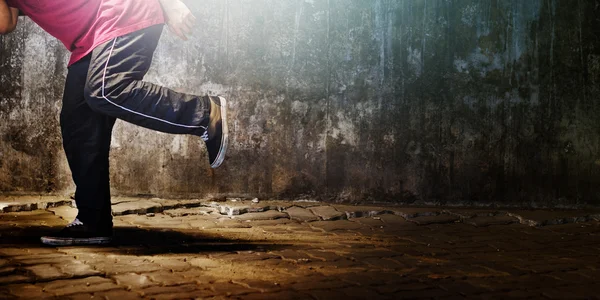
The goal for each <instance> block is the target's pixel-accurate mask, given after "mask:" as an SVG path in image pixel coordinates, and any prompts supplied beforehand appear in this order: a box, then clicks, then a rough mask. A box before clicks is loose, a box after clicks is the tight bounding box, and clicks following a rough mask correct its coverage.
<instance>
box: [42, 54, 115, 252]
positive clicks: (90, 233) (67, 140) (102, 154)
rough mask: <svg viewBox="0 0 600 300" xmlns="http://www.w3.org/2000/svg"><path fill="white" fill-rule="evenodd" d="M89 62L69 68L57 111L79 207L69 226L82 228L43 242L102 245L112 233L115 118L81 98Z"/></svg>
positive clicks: (70, 229)
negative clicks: (111, 156) (111, 155)
mask: <svg viewBox="0 0 600 300" xmlns="http://www.w3.org/2000/svg"><path fill="white" fill-rule="evenodd" d="M89 64H90V57H89V56H88V57H85V58H83V59H82V60H80V61H79V62H77V63H75V64H73V65H72V66H70V67H69V72H68V74H67V80H66V83H65V91H64V95H63V103H62V110H61V113H60V125H61V131H62V137H63V147H64V150H65V153H66V155H67V161H68V162H69V167H70V168H71V173H72V176H73V181H74V182H75V185H76V191H75V202H76V203H77V208H78V210H79V212H78V215H77V219H76V221H74V222H73V223H72V224H70V225H81V224H85V227H84V226H83V225H81V226H69V227H68V228H66V229H65V230H63V231H62V232H60V233H59V234H58V235H56V236H50V237H42V242H43V243H45V244H50V245H74V244H102V243H106V242H109V241H110V236H111V235H112V215H111V203H110V187H109V162H108V158H109V150H110V141H111V134H112V128H113V125H114V124H115V118H114V117H110V116H107V115H103V114H100V113H98V112H95V111H93V110H92V109H91V108H90V107H89V105H88V104H87V102H86V100H85V97H84V88H85V82H86V77H87V72H88V67H89ZM79 223H81V224H79Z"/></svg>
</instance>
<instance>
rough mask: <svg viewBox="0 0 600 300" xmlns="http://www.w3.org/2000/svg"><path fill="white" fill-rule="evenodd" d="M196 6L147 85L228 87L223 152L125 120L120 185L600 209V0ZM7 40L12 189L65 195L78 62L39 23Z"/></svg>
mask: <svg viewBox="0 0 600 300" xmlns="http://www.w3.org/2000/svg"><path fill="white" fill-rule="evenodd" d="M188 3H189V6H190V7H191V8H192V10H193V11H194V13H195V14H196V16H197V18H198V20H199V21H198V26H197V29H196V31H195V33H194V36H193V37H192V39H191V40H190V41H189V42H187V43H184V42H180V41H178V40H176V39H175V38H174V37H173V36H172V35H171V34H169V33H168V31H166V30H165V33H164V35H163V38H162V41H161V43H160V46H159V48H158V50H157V53H156V56H155V61H154V64H153V67H152V69H151V71H150V73H149V74H148V76H147V80H149V81H152V82H156V83H159V84H163V85H166V86H169V87H172V88H174V89H176V90H179V91H183V92H188V93H198V94H215V95H216V94H221V95H225V96H226V97H228V98H229V99H230V110H231V125H230V128H231V130H232V134H233V138H232V140H231V149H230V150H231V151H230V154H229V155H228V156H229V157H228V160H227V162H226V163H225V165H224V166H223V167H222V168H221V169H218V170H216V171H212V170H210V169H209V167H208V164H207V163H206V161H207V157H206V153H205V151H204V148H203V146H202V145H201V144H200V142H199V140H198V139H197V138H193V137H187V136H172V135H166V134H161V133H155V132H151V131H149V130H145V129H142V128H137V127H135V126H132V125H130V124H126V123H124V122H117V126H116V127H115V134H114V137H113V145H112V150H111V151H112V152H111V153H112V161H111V168H112V177H111V179H112V186H113V192H114V193H115V194H122V195H132V194H142V195H157V196H163V197H177V196H181V197H189V196H196V195H197V196H205V195H208V194H212V195H222V194H236V195H249V196H252V197H254V196H258V197H263V198H317V199H321V200H331V201H359V200H364V201H384V202H395V203H397V202H404V203H441V204H459V203H460V204H478V205H479V204H484V205H485V204H491V203H498V204H502V205H524V204H525V205H536V206H557V205H566V206H579V205H588V204H591V205H597V204H598V203H599V202H600V119H599V118H598V117H597V116H598V115H600V114H599V113H600V102H599V101H598V99H597V98H598V96H597V94H598V91H599V87H600V43H599V35H600V32H598V28H600V21H599V19H598V15H600V1H583V0H579V1H571V0H548V1H542V0H532V1H520V0H495V1H494V0H490V1H471V0H466V1H450V0H448V1H441V0H440V1H434V0H414V1H413V0H404V1H403V0H395V1H390V0H373V1H365V0H294V1H278V0H239V1H227V0H226V1H217V0H206V1H188ZM0 42H1V44H0V99H1V101H0V119H1V120H2V121H1V122H0V192H3V193H20V192H24V193H27V192H35V193H58V194H61V193H69V192H70V191H71V190H72V189H73V187H72V183H71V182H70V174H69V171H68V166H67V165H66V161H65V158H64V154H63V152H62V150H61V140H60V131H59V129H58V112H59V110H60V98H61V95H62V88H63V86H62V84H63V81H64V78H65V75H66V62H67V59H68V54H67V53H66V51H65V50H64V49H63V48H62V46H61V45H60V44H59V43H58V42H57V41H55V40H54V39H53V38H51V37H49V36H47V35H46V34H44V33H43V32H42V31H41V30H40V29H39V28H37V27H36V25H34V24H32V23H31V22H29V21H24V22H22V23H21V26H20V28H19V29H18V30H17V32H15V33H14V34H12V35H9V36H6V37H1V38H0Z"/></svg>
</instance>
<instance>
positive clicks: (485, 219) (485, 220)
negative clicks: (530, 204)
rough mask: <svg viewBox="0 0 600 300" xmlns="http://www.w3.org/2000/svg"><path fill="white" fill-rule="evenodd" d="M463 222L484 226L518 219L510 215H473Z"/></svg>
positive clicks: (504, 223)
mask: <svg viewBox="0 0 600 300" xmlns="http://www.w3.org/2000/svg"><path fill="white" fill-rule="evenodd" d="M463 222H464V223H465V224H469V225H473V226H476V227H486V226H492V225H507V224H512V223H517V222H519V219H517V218H515V217H511V216H507V215H504V216H491V217H490V216H482V217H474V218H471V219H468V220H464V221H463Z"/></svg>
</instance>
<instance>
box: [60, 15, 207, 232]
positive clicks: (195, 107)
mask: <svg viewBox="0 0 600 300" xmlns="http://www.w3.org/2000/svg"><path fill="white" fill-rule="evenodd" d="M162 28H163V26H162V25H157V26H152V27H149V28H146V29H143V30H140V31H137V32H134V33H131V34H128V35H125V36H121V37H118V38H115V39H113V40H110V41H108V42H106V43H104V44H102V45H100V46H98V47H96V48H95V49H94V51H93V52H92V53H91V54H90V55H88V56H87V57H85V58H83V59H81V60H80V61H78V62H77V63H75V64H73V65H71V66H70V67H69V72H68V75H67V81H66V84H65V92H64V96H63V107H62V111H61V115H60V124H61V129H62V136H63V146H64V149H65V152H66V155H67V160H68V162H69V166H70V168H71V172H72V175H73V180H74V182H75V185H76V186H77V189H76V192H75V201H76V203H77V208H78V209H79V214H78V216H77V218H78V219H79V220H81V221H82V222H84V223H86V224H88V225H89V226H92V227H95V226H112V216H111V209H110V185H109V163H108V158H109V150H110V141H111V133H112V128H113V125H114V123H115V119H116V118H118V119H122V120H124V121H127V122H130V123H133V124H136V125H139V126H143V127H145V128H149V129H153V130H157V131H161V132H166V133H173V134H193V135H198V136H200V135H202V134H203V133H204V129H205V128H206V127H205V126H206V123H207V122H208V115H209V113H210V112H209V107H210V106H209V105H210V104H209V103H208V100H207V99H205V98H203V97H199V96H194V95H187V94H182V93H177V92H174V91H172V90H170V89H167V88H164V87H161V86H158V85H155V84H151V83H147V82H144V81H142V79H143V78H144V75H146V73H147V72H148V69H149V68H150V65H151V63H152V57H153V54H154V51H155V50H156V46H157V44H158V40H159V39H160V35H161V32H162Z"/></svg>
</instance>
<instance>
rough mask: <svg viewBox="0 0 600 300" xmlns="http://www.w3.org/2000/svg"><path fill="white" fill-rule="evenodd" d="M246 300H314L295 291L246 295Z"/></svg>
mask: <svg viewBox="0 0 600 300" xmlns="http://www.w3.org/2000/svg"><path fill="white" fill-rule="evenodd" d="M243 299H245V300H254V299H256V300H263V299H290V300H304V299H307V300H314V299H313V298H312V297H311V296H310V295H308V294H306V293H301V292H295V291H281V292H276V293H255V294H248V295H244V297H243Z"/></svg>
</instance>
